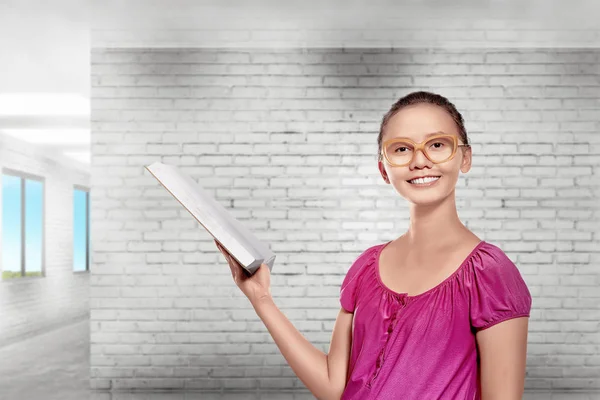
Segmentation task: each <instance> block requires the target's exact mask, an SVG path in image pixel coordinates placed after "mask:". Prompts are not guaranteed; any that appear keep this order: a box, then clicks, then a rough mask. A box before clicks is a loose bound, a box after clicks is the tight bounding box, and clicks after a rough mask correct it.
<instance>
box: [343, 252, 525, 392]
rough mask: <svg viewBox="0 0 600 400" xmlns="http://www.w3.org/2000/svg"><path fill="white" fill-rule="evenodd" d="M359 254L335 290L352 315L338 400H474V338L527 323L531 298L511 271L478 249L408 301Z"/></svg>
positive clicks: (374, 256)
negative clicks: (507, 324) (513, 322)
mask: <svg viewBox="0 0 600 400" xmlns="http://www.w3.org/2000/svg"><path fill="white" fill-rule="evenodd" d="M389 243H390V242H388V243H384V244H379V245H375V246H372V247H370V248H368V249H367V250H365V251H364V252H363V253H362V254H360V255H359V256H358V258H357V259H356V260H355V261H354V263H353V264H352V265H351V267H350V269H349V270H348V272H347V274H346V277H345V278H344V280H343V282H342V286H341V289H340V304H341V306H342V307H343V308H344V309H345V310H347V311H349V312H353V313H354V319H353V323H352V347H351V353H350V364H349V369H348V381H347V384H346V388H345V390H344V393H343V395H342V398H341V399H342V400H368V399H384V400H385V399H403V400H411V399H415V400H417V399H418V400H423V399H427V400H435V399H453V400H462V399H464V400H479V399H480V398H481V388H480V383H479V373H478V366H479V356H478V353H477V345H476V340H475V333H476V332H477V331H480V330H482V329H486V328H489V327H490V326H492V325H495V324H497V323H499V322H502V321H505V320H507V319H511V318H516V317H529V313H530V310H531V303H532V302H531V295H530V293H529V289H528V288H527V285H526V284H525V281H524V280H523V278H522V277H521V274H520V272H519V270H518V269H517V267H516V265H515V264H514V263H513V262H512V261H511V260H510V259H509V258H508V256H507V255H506V254H505V253H504V252H503V251H502V250H501V249H500V248H499V247H497V246H495V245H493V244H491V243H488V242H486V241H481V242H479V243H478V244H477V246H476V247H475V248H474V249H473V250H472V251H471V253H470V254H469V255H468V256H467V258H466V259H465V260H464V261H463V262H462V263H461V265H460V266H459V267H458V269H457V270H456V271H455V272H454V273H453V274H452V275H450V276H449V277H448V278H447V279H445V280H444V281H443V282H442V283H440V284H439V285H437V286H435V287H434V288H432V289H430V290H428V291H426V292H424V293H421V294H418V295H416V296H408V295H407V294H406V293H396V292H394V291H393V290H391V289H389V288H388V287H387V286H385V285H384V283H383V282H382V280H381V276H380V275H379V254H380V253H381V251H382V249H383V248H384V247H385V246H386V245H387V244H389Z"/></svg>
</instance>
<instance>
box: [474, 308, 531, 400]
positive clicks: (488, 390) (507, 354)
mask: <svg viewBox="0 0 600 400" xmlns="http://www.w3.org/2000/svg"><path fill="white" fill-rule="evenodd" d="M528 325H529V319H528V318H527V317H519V318H513V319H509V320H506V321H503V322H500V323H498V324H496V325H493V326H491V327H489V328H487V329H484V330H482V331H479V332H477V334H476V338H477V345H478V347H479V352H480V357H481V395H482V396H481V398H482V400H509V399H511V400H521V398H522V397H523V390H524V386H525V364H526V359H527V327H528Z"/></svg>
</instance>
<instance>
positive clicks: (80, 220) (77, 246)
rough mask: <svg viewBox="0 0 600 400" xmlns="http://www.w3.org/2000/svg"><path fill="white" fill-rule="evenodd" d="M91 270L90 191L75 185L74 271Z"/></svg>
mask: <svg viewBox="0 0 600 400" xmlns="http://www.w3.org/2000/svg"><path fill="white" fill-rule="evenodd" d="M89 270H90V192H89V190H88V189H86V188H83V187H79V186H75V189H74V191H73V271H75V272H85V271H89Z"/></svg>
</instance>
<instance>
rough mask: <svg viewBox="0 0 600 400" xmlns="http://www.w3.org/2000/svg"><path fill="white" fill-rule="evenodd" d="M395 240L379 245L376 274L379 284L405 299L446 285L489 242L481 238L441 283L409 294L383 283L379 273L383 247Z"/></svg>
mask: <svg viewBox="0 0 600 400" xmlns="http://www.w3.org/2000/svg"><path fill="white" fill-rule="evenodd" d="M392 242H393V240H390V241H389V242H387V243H384V244H382V245H379V247H378V248H377V251H376V252H375V256H374V257H375V262H374V265H375V276H376V277H377V281H378V282H379V285H380V286H381V287H382V288H383V289H385V290H387V291H388V292H390V293H391V294H393V295H394V296H396V297H401V298H403V299H407V300H408V299H416V298H418V297H421V296H424V295H426V294H428V293H431V292H433V291H434V290H436V289H439V288H440V287H442V286H444V285H445V284H446V283H447V282H448V281H450V280H451V279H452V278H453V277H455V276H456V275H458V273H459V272H460V271H461V270H462V269H463V268H464V266H465V265H467V264H468V261H469V260H470V259H471V257H472V256H473V255H474V254H475V253H476V251H477V250H479V248H480V247H481V246H482V245H483V244H484V243H487V242H486V241H485V240H481V241H480V242H479V243H477V245H476V246H475V247H473V249H472V250H471V252H470V253H469V254H468V255H467V256H466V257H465V259H464V260H463V261H462V262H461V263H460V265H459V266H458V268H457V269H456V270H455V271H454V272H453V273H452V274H450V276H449V277H447V278H446V279H444V280H443V281H442V282H440V283H439V284H437V285H435V286H434V287H432V288H431V289H428V290H426V291H425V292H423V293H419V294H416V295H412V296H409V295H408V293H400V292H396V291H395V290H392V289H390V288H389V287H388V286H386V284H385V283H383V280H382V279H381V275H380V273H379V257H380V255H381V252H382V251H383V249H384V248H385V247H386V246H387V245H388V244H390V243H392Z"/></svg>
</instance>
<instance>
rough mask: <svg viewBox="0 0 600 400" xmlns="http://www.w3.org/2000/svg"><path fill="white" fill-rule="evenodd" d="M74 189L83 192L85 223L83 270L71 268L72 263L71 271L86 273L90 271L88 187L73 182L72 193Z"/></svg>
mask: <svg viewBox="0 0 600 400" xmlns="http://www.w3.org/2000/svg"><path fill="white" fill-rule="evenodd" d="M75 190H80V191H82V192H85V193H86V195H85V220H86V224H85V270H82V271H75V270H74V269H73V265H71V271H72V272H73V273H74V274H87V273H89V272H90V257H91V254H90V220H91V218H90V188H89V187H87V186H83V185H77V184H74V185H73V194H74V193H75ZM74 208H75V207H74V204H73V209H74ZM73 231H75V221H73ZM73 254H75V244H74V243H73Z"/></svg>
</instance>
